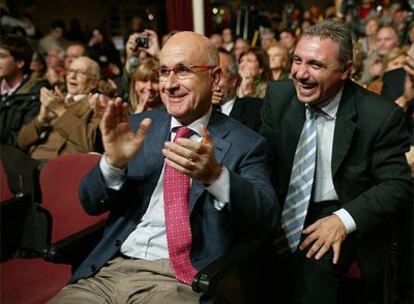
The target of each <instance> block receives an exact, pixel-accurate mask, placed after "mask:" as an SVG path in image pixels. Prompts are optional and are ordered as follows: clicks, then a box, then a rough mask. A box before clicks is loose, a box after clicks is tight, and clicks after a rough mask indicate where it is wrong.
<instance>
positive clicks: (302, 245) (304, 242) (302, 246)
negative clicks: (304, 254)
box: [299, 232, 319, 250]
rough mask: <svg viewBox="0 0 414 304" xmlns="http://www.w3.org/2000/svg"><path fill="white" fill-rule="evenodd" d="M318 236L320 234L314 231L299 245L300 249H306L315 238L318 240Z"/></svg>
mask: <svg viewBox="0 0 414 304" xmlns="http://www.w3.org/2000/svg"><path fill="white" fill-rule="evenodd" d="M318 237H319V235H318V234H317V233H316V232H313V233H312V234H310V235H308V236H307V237H306V239H304V240H303V242H302V243H301V244H300V245H299V249H300V250H304V249H305V248H306V247H308V246H309V245H310V244H311V243H313V242H314V241H315V240H317V239H318Z"/></svg>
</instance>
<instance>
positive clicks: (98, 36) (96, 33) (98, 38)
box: [92, 29, 103, 43]
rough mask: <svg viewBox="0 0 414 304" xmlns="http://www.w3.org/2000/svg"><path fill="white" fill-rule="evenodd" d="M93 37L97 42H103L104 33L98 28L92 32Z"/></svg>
mask: <svg viewBox="0 0 414 304" xmlns="http://www.w3.org/2000/svg"><path fill="white" fill-rule="evenodd" d="M92 38H93V39H94V40H95V42H97V43H101V42H103V35H102V33H101V32H100V31H99V30H98V29H94V30H93V32H92Z"/></svg>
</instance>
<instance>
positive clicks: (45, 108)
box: [17, 57, 100, 159]
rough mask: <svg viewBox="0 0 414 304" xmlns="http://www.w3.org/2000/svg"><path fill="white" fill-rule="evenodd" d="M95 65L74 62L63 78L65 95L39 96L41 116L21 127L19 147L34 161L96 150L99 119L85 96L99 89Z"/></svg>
mask: <svg viewBox="0 0 414 304" xmlns="http://www.w3.org/2000/svg"><path fill="white" fill-rule="evenodd" d="M99 77H100V70H99V66H98V64H97V63H96V62H95V61H93V60H92V59H90V58H88V57H79V58H78V59H76V60H74V61H73V62H72V64H71V66H70V69H69V70H68V73H67V76H66V86H67V94H66V95H64V94H62V93H61V92H60V90H59V89H58V88H55V90H48V89H46V88H42V89H41V92H40V102H41V106H40V112H39V114H38V115H37V117H35V118H34V119H33V120H32V121H31V122H30V123H28V124H27V125H25V126H23V128H22V129H21V131H20V133H19V136H18V140H17V142H18V146H19V147H20V148H21V149H22V150H24V151H26V152H27V153H28V154H29V155H30V156H31V157H32V158H35V159H50V158H53V157H56V156H58V155H62V154H71V153H81V152H90V151H94V149H95V142H96V136H97V128H98V124H99V118H98V117H97V116H96V115H95V114H94V112H93V110H92V109H91V107H90V106H89V102H88V94H89V93H91V92H92V91H93V90H94V89H95V88H96V87H97V85H98V82H99Z"/></svg>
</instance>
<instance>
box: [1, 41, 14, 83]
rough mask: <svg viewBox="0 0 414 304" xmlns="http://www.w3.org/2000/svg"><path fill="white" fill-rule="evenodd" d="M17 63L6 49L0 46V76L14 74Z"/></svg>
mask: <svg viewBox="0 0 414 304" xmlns="http://www.w3.org/2000/svg"><path fill="white" fill-rule="evenodd" d="M17 70H18V65H17V62H16V60H14V58H13V56H12V55H11V54H10V52H9V51H8V50H6V49H3V48H0V77H5V78H9V77H12V76H13V75H15V74H16V72H17Z"/></svg>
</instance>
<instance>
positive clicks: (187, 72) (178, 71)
mask: <svg viewBox="0 0 414 304" xmlns="http://www.w3.org/2000/svg"><path fill="white" fill-rule="evenodd" d="M215 67H216V66H215V65H195V64H193V65H190V66H185V65H183V64H178V65H176V66H174V67H173V68H167V67H159V68H156V69H153V70H152V71H153V72H154V73H155V75H157V76H158V78H159V81H167V79H168V77H169V76H170V73H171V72H174V75H175V76H176V77H177V78H178V79H180V80H183V79H187V78H191V77H193V76H194V75H195V74H196V73H197V70H198V71H199V72H202V71H207V70H210V69H214V68H215Z"/></svg>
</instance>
